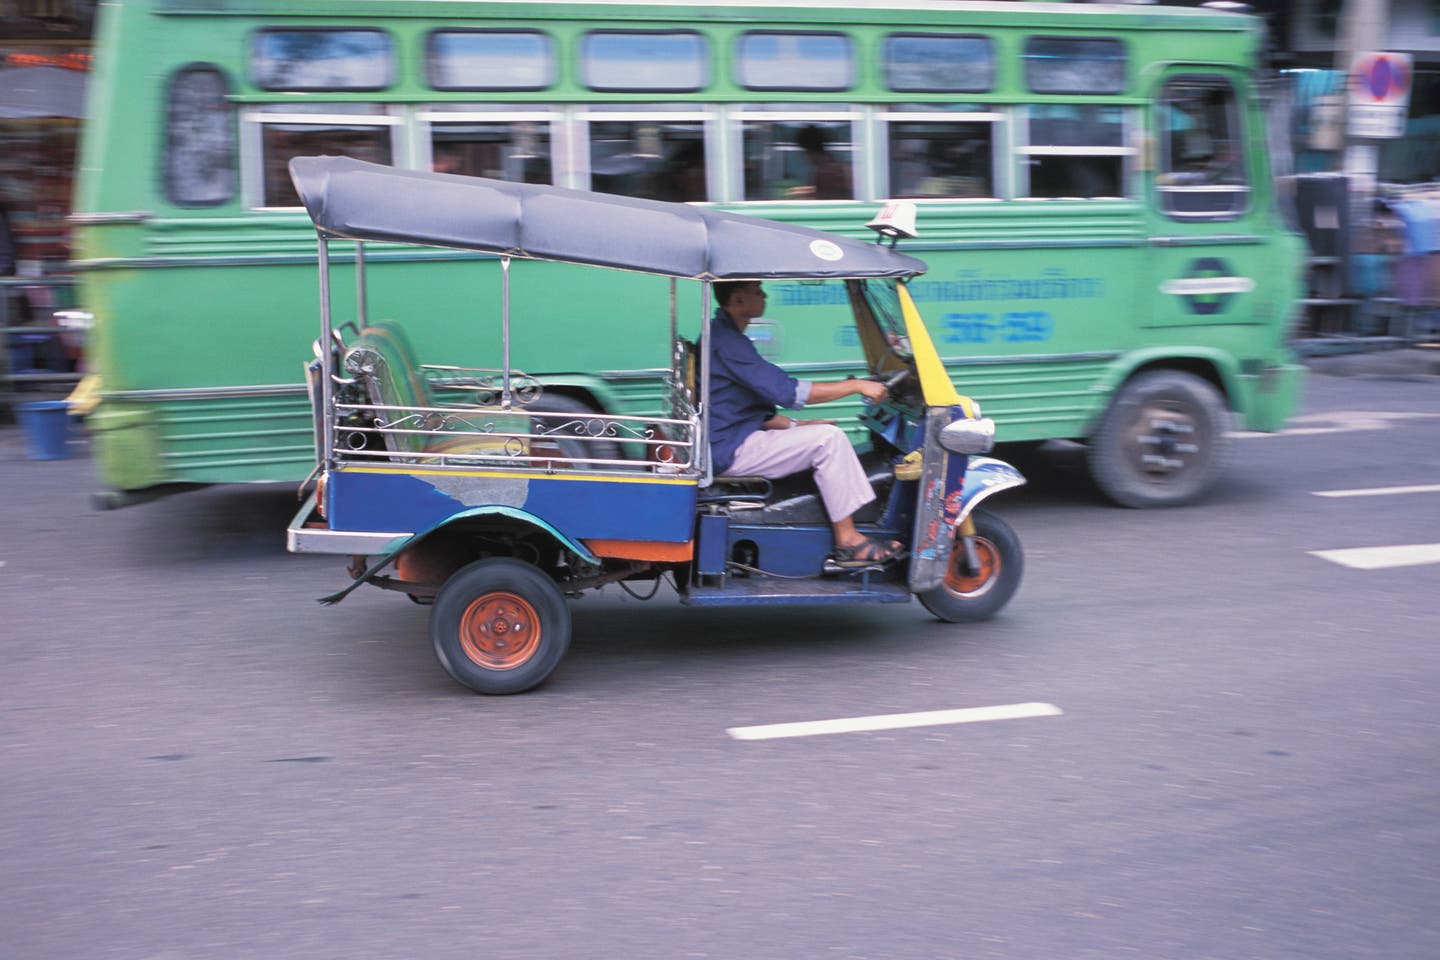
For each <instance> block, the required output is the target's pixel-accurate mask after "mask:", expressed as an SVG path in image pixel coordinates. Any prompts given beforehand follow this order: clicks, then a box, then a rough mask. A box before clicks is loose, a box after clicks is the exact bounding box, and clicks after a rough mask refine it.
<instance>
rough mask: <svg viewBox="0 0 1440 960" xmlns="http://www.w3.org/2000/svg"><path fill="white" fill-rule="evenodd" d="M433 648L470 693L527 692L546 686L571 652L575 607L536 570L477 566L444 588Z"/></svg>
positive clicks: (435, 614)
mask: <svg viewBox="0 0 1440 960" xmlns="http://www.w3.org/2000/svg"><path fill="white" fill-rule="evenodd" d="M430 642H431V643H433V644H434V646H435V656H436V657H438V658H439V659H440V665H441V666H443V667H444V668H445V672H446V673H448V674H450V676H451V677H453V678H454V679H455V680H456V681H458V682H459V683H462V684H464V685H465V686H467V687H469V688H470V689H471V690H474V691H476V692H477V693H521V692H522V691H525V690H529V689H530V688H531V687H534V686H537V685H539V684H540V683H542V682H544V680H545V678H546V677H548V676H550V674H551V673H552V672H554V670H555V668H556V667H557V666H559V665H560V660H561V658H562V657H564V656H565V651H566V650H568V649H569V648H570V608H569V607H568V606H566V605H565V597H564V596H563V595H562V594H561V593H560V590H559V589H558V588H557V587H556V586H555V582H554V581H553V580H551V579H550V578H549V577H548V576H546V575H545V574H544V573H543V572H541V571H540V570H538V569H536V568H535V567H533V566H531V565H530V564H528V563H523V562H521V561H519V560H511V559H509V558H507V557H498V558H492V559H489V560H478V561H476V562H475V563H472V564H470V565H469V566H466V567H462V568H461V569H460V570H458V571H456V573H455V574H454V575H453V576H451V577H450V579H449V580H447V581H445V585H444V586H443V587H441V588H440V593H439V595H438V596H436V598H435V606H434V609H432V610H431V612H430Z"/></svg>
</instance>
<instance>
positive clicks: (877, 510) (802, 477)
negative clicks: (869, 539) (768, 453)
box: [701, 451, 895, 525]
mask: <svg viewBox="0 0 1440 960" xmlns="http://www.w3.org/2000/svg"><path fill="white" fill-rule="evenodd" d="M860 465H861V466H862V467H864V468H865V475H866V476H867V477H868V478H869V479H870V487H871V488H872V489H873V490H874V491H875V499H874V500H872V501H870V502H869V503H867V504H865V506H863V507H861V508H860V509H859V510H857V511H855V522H856V523H873V522H875V521H876V520H878V519H879V518H880V514H881V513H882V512H883V511H884V509H885V501H886V500H887V499H888V497H889V494H890V485H891V484H892V483H894V481H895V471H894V469H893V468H892V467H891V465H890V462H889V461H888V460H887V459H886V458H885V457H883V456H882V455H880V454H878V453H876V452H874V451H869V452H866V453H862V454H860ZM751 480H753V481H755V483H754V484H753V489H754V490H756V491H757V492H758V493H760V494H762V495H763V500H759V501H758V502H759V503H760V504H762V505H760V506H752V505H749V504H746V505H744V506H741V505H740V504H741V503H744V502H745V501H747V500H757V499H758V497H746V496H743V495H742V496H729V497H727V496H726V494H725V489H717V488H720V487H721V485H722V484H723V485H725V488H726V489H730V490H733V489H734V488H735V486H736V485H739V486H741V487H744V486H745V485H746V484H747V483H748V481H751ZM767 484H768V487H769V490H768V492H766V489H765V488H766V485H767ZM701 499H702V501H703V500H720V501H724V500H733V501H735V502H736V504H737V505H736V506H735V507H732V508H731V511H730V517H731V520H732V521H734V522H737V523H759V524H767V525H769V524H820V523H823V524H828V523H829V522H830V517H829V515H828V514H826V513H825V502H824V501H823V500H821V499H820V489H819V488H818V487H817V486H815V473H814V471H811V470H802V471H800V472H799V473H792V474H790V475H789V476H785V477H780V478H779V479H777V480H763V479H761V478H759V477H755V478H747V477H724V476H720V477H716V478H715V484H714V485H713V486H711V487H710V488H708V490H706V491H702V496H701Z"/></svg>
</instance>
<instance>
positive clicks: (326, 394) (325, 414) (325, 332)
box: [317, 234, 335, 466]
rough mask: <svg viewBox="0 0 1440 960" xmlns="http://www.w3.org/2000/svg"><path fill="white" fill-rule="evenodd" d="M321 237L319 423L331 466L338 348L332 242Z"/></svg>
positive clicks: (323, 447)
mask: <svg viewBox="0 0 1440 960" xmlns="http://www.w3.org/2000/svg"><path fill="white" fill-rule="evenodd" d="M317 236H319V238H320V424H321V433H322V436H323V437H324V443H323V444H322V449H321V451H320V453H321V456H322V457H323V459H324V463H323V464H321V465H322V466H325V465H328V464H329V463H330V461H331V459H332V458H333V456H334V450H335V417H334V415H333V410H332V409H331V404H333V403H334V395H335V384H334V383H333V382H332V381H331V379H330V378H331V377H332V376H333V375H334V373H335V371H334V370H333V369H331V356H332V352H333V351H334V349H335V343H334V336H335V335H334V333H332V332H331V330H332V328H331V326H330V241H329V240H328V239H327V238H326V237H325V236H324V234H317Z"/></svg>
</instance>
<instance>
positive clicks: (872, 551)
mask: <svg viewBox="0 0 1440 960" xmlns="http://www.w3.org/2000/svg"><path fill="white" fill-rule="evenodd" d="M904 553H905V547H904V544H902V543H900V542H899V541H898V540H891V541H890V542H889V543H884V542H881V541H879V540H872V539H871V538H870V537H861V538H860V539H859V540H857V541H855V542H853V543H849V544H840V543H837V544H836V545H835V562H836V563H837V564H839V565H840V566H842V567H870V566H875V565H876V564H881V563H889V562H890V561H891V560H898V559H899V558H900V557H901V556H903V555H904Z"/></svg>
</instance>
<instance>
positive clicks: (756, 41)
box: [735, 30, 855, 90]
mask: <svg viewBox="0 0 1440 960" xmlns="http://www.w3.org/2000/svg"><path fill="white" fill-rule="evenodd" d="M851 48H852V44H851V41H850V38H849V37H847V36H846V35H845V34H843V33H782V32H779V31H774V30H752V31H750V32H749V33H746V34H744V35H742V36H741V37H740V42H739V45H738V46H737V48H736V50H735V73H736V76H737V77H738V79H739V81H740V85H741V86H743V87H745V88H746V89H747V90H849V89H850V87H851V86H852V85H853V84H854V82H855V55H854V52H853V51H852V49H851Z"/></svg>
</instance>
